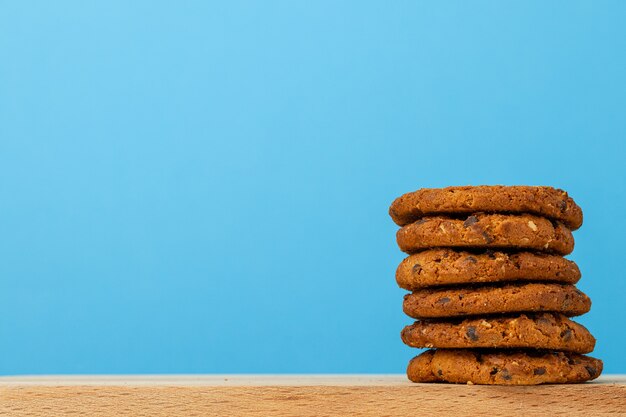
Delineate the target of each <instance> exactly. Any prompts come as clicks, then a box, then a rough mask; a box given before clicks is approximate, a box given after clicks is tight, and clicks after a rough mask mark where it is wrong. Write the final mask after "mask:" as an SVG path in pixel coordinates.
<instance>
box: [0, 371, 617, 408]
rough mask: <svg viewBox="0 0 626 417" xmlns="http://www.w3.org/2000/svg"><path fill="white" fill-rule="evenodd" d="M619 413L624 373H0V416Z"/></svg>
mask: <svg viewBox="0 0 626 417" xmlns="http://www.w3.org/2000/svg"><path fill="white" fill-rule="evenodd" d="M78 415H89V416H95V417H105V416H106V417H109V416H138V417H143V416H156V417H161V416H168V417H179V416H343V415H359V416H411V417H417V416H450V415H473V416H476V415H489V416H492V417H497V416H511V415H524V416H545V415H550V416H559V415H562V416H585V417H589V416H602V415H613V416H614V415H626V377H624V376H605V377H602V378H601V379H600V380H598V381H596V382H594V383H587V384H578V385H545V386H536V387H503V386H478V385H449V384H413V383H410V382H408V381H407V380H406V378H405V377H404V376H403V375H389V376H384V375H383V376H379V375H360V376H297V375H294V376H271V375H265V376H264V375H259V376H228V375H214V376H131V377H113V376H109V377H103V376H92V377H90V376H75V377H4V378H0V416H11V417H22V416H34V417H38V416H60V417H62V416H78Z"/></svg>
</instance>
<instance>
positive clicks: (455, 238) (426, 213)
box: [389, 186, 602, 384]
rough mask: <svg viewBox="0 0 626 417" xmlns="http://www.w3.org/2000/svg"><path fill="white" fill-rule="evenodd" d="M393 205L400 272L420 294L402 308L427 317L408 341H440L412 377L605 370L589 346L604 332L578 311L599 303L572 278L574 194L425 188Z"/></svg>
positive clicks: (501, 378) (568, 376)
mask: <svg viewBox="0 0 626 417" xmlns="http://www.w3.org/2000/svg"><path fill="white" fill-rule="evenodd" d="M389 214H390V215H391V217H392V219H393V220H394V222H396V223H397V224H398V225H400V226H402V228H401V229H400V230H398V232H397V242H398V245H399V246H400V249H401V250H403V251H404V252H407V253H409V257H407V258H406V259H404V260H403V261H402V262H401V263H400V265H399V267H398V269H397V272H396V280H397V282H398V284H399V285H400V287H402V288H404V289H407V290H409V291H412V293H411V294H407V295H406V296H405V299H404V312H405V313H406V314H407V315H409V316H410V317H413V318H415V319H417V321H416V322H415V323H414V324H413V325H411V326H407V327H406V328H405V329H404V330H403V332H402V339H403V341H404V342H405V343H406V344H408V345H409V346H412V347H428V348H438V349H437V350H432V351H427V352H425V353H424V354H422V355H420V356H418V357H416V358H415V359H414V360H413V361H411V363H410V365H409V369H408V371H407V372H408V375H409V378H410V379H412V380H413V381H415V382H433V381H439V382H472V383H479V384H481V383H482V384H538V383H550V382H581V381H584V380H588V379H593V378H595V377H597V376H598V375H599V373H600V372H601V369H602V362H601V361H599V360H597V359H594V358H591V357H587V356H584V355H581V353H587V352H590V351H591V350H593V347H594V344H595V339H594V338H593V336H591V334H590V333H589V332H588V331H587V329H585V328H584V327H583V326H581V325H579V324H577V323H575V322H573V321H571V320H570V319H569V318H568V317H571V316H577V315H580V314H584V313H586V312H587V311H589V308H590V306H591V301H590V300H589V298H588V297H587V296H586V295H585V294H583V293H582V292H580V291H579V290H578V289H576V287H575V286H574V284H575V283H576V282H577V281H578V280H579V279H580V276H581V274H580V271H579V269H578V267H577V266H576V264H575V263H574V262H572V261H570V260H568V259H565V258H563V255H567V254H569V253H571V252H572V251H573V249H574V238H573V236H572V230H575V229H578V228H579V227H580V226H581V225H582V222H583V215H582V210H581V209H580V207H578V205H576V203H575V202H574V201H573V200H572V199H571V198H570V197H569V196H568V195H567V193H566V192H565V191H562V190H559V189H555V188H552V187H531V186H477V187H470V186H468V187H448V188H443V189H421V190H418V191H415V192H412V193H408V194H405V195H403V196H401V197H399V198H398V199H396V200H395V201H394V202H393V204H392V205H391V207H390V209H389ZM459 349H460V350H459ZM485 349H487V351H485ZM511 349H517V350H511ZM519 349H522V350H519ZM494 364H495V365H494ZM546 369H548V371H546Z"/></svg>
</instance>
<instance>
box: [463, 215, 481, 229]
mask: <svg viewBox="0 0 626 417" xmlns="http://www.w3.org/2000/svg"><path fill="white" fill-rule="evenodd" d="M475 223H478V217H476V216H469V217H468V218H467V219H465V221H464V222H463V227H470V226H471V225H473V224H475Z"/></svg>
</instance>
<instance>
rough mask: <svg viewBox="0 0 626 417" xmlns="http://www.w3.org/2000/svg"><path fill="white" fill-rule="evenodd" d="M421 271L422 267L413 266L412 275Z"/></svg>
mask: <svg viewBox="0 0 626 417" xmlns="http://www.w3.org/2000/svg"><path fill="white" fill-rule="evenodd" d="M421 270H422V265H420V264H415V265H413V273H414V274H419V273H420V271H421Z"/></svg>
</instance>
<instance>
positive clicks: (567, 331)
mask: <svg viewBox="0 0 626 417" xmlns="http://www.w3.org/2000/svg"><path fill="white" fill-rule="evenodd" d="M561 338H562V339H563V340H564V341H565V342H569V341H570V340H572V330H571V329H565V330H563V331H562V332H561Z"/></svg>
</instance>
